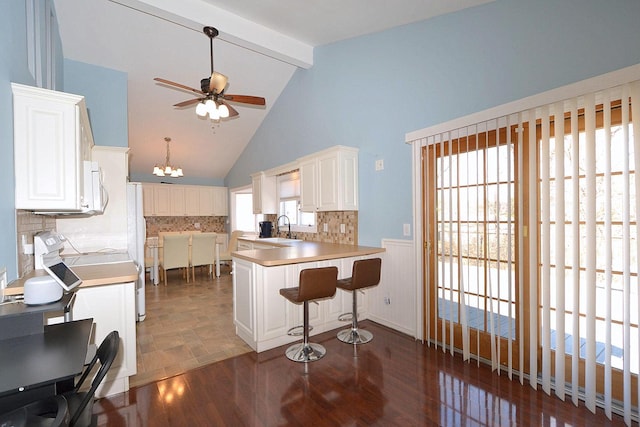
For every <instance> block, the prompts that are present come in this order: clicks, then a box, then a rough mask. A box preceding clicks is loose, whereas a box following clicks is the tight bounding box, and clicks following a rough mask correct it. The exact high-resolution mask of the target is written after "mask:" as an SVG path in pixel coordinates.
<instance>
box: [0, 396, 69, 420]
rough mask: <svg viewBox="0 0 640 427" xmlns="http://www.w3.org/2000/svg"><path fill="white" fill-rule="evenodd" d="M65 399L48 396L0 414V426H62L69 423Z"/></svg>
mask: <svg viewBox="0 0 640 427" xmlns="http://www.w3.org/2000/svg"><path fill="white" fill-rule="evenodd" d="M69 418H70V416H69V408H68V406H67V400H66V399H65V398H64V397H62V396H60V395H57V396H50V397H46V398H44V399H40V400H36V401H35V402H31V403H28V404H26V405H24V406H22V407H20V408H18V409H14V410H13V411H11V412H7V413H5V414H2V415H0V426H11V427H22V426H25V427H27V426H29V427H63V426H68V425H69Z"/></svg>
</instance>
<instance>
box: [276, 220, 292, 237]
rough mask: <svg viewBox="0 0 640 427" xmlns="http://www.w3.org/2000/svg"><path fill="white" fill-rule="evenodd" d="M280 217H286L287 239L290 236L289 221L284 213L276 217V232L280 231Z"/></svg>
mask: <svg viewBox="0 0 640 427" xmlns="http://www.w3.org/2000/svg"><path fill="white" fill-rule="evenodd" d="M282 217H284V218H286V219H287V226H288V227H289V231H287V239H290V238H291V221H290V220H289V217H288V216H286V215H280V216H279V217H278V219H276V226H277V227H278V233H280V218H282ZM283 225H284V224H283Z"/></svg>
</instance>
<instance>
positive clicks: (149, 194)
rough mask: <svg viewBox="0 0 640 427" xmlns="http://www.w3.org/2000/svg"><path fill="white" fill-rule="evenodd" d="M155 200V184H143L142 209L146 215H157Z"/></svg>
mask: <svg viewBox="0 0 640 427" xmlns="http://www.w3.org/2000/svg"><path fill="white" fill-rule="evenodd" d="M153 201H154V197H153V186H152V185H147V184H142V211H143V214H144V216H155V214H156V211H155V204H154V203H153Z"/></svg>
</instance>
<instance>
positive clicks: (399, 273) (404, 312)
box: [368, 239, 418, 338]
mask: <svg viewBox="0 0 640 427" xmlns="http://www.w3.org/2000/svg"><path fill="white" fill-rule="evenodd" d="M382 247H383V248H385V249H386V252H384V253H383V254H382V275H381V278H380V284H379V285H378V286H376V287H374V288H372V289H371V290H370V291H368V292H369V310H370V311H369V316H368V318H369V319H371V320H373V321H374V322H378V323H380V324H382V325H385V326H388V327H390V328H393V329H395V330H397V331H400V332H403V333H405V334H408V335H411V336H412V337H414V338H415V337H416V325H417V321H418V320H417V319H416V304H417V301H416V300H417V294H418V293H417V288H416V283H415V265H414V262H415V256H414V251H415V250H414V244H413V241H412V240H395V239H383V240H382Z"/></svg>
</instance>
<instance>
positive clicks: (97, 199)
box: [81, 160, 108, 214]
mask: <svg viewBox="0 0 640 427" xmlns="http://www.w3.org/2000/svg"><path fill="white" fill-rule="evenodd" d="M83 166H84V168H83V169H84V194H83V195H82V197H81V200H82V213H85V214H101V213H103V212H104V208H105V206H106V205H107V200H108V196H107V192H106V190H105V189H104V186H103V185H102V171H101V170H100V167H99V166H98V162H92V161H89V160H85V161H84V164H83Z"/></svg>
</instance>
